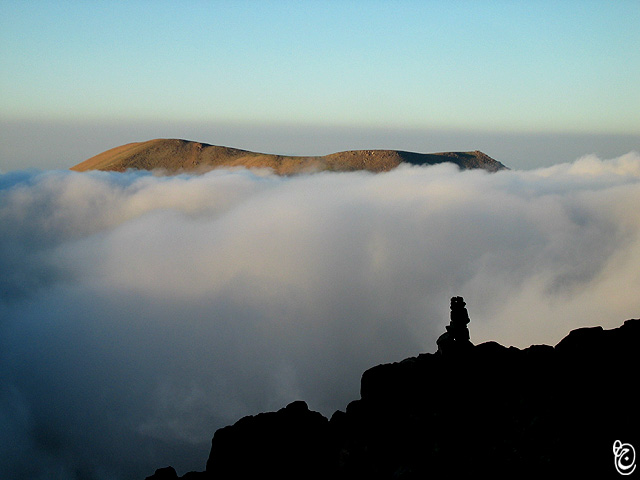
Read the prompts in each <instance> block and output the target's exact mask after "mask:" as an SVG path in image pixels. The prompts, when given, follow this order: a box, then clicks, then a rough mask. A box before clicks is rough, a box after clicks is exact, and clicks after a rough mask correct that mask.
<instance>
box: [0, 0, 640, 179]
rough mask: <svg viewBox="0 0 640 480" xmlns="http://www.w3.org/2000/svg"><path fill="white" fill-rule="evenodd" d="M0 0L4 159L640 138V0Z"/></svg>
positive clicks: (528, 163) (598, 142)
mask: <svg viewBox="0 0 640 480" xmlns="http://www.w3.org/2000/svg"><path fill="white" fill-rule="evenodd" d="M0 6H1V7H2V11H3V15H2V19H0V22H1V23H0V44H1V45H2V46H1V47H0V71H1V72H2V74H0V92H1V93H0V122H1V123H0V126H2V131H3V132H4V133H2V134H0V135H2V137H0V143H1V144H2V145H3V146H2V150H0V161H1V162H2V163H0V170H2V171H8V170H13V169H20V168H30V167H36V168H68V167H70V166H72V165H74V164H76V163H79V162H80V161H82V160H84V159H86V158H88V157H89V156H92V155H94V154H97V153H99V152H101V151H104V150H106V149H108V148H111V147H114V146H118V145H121V144H123V143H128V142H131V141H143V140H149V139H151V138H156V137H169V138H176V137H177V138H185V137H186V138H187V139H191V140H198V141H203V142H206V143H213V144H222V145H228V146H235V147H240V148H248V149H257V150H260V151H266V152H267V153H283V154H300V155H305V154H327V153H332V152H333V151H336V150H341V149H342V150H344V149H351V148H397V149H405V150H415V151H421V152H433V151H443V150H473V149H480V150H483V151H485V153H487V154H489V155H491V156H494V157H495V158H497V159H498V160H500V161H502V162H503V163H505V164H507V165H510V166H512V167H516V168H519V167H523V168H529V167H537V166H543V165H550V164H553V163H562V162H564V161H571V160H575V159H576V158H578V157H580V156H582V155H586V154H590V153H595V154H598V155H601V156H605V157H608V158H612V157H615V156H619V155H622V154H624V153H627V152H629V151H631V150H634V149H637V148H638V147H637V145H638V143H640V142H639V136H640V133H639V132H640V116H639V115H638V114H637V112H638V110H639V107H640V93H639V92H638V89H637V87H636V85H635V84H636V82H635V81H634V79H636V78H638V77H639V75H640V52H639V51H638V48H637V45H638V44H640V33H639V31H638V29H637V25H638V24H640V4H638V2H635V1H619V2H606V1H567V2H553V1H535V2H511V1H509V2H500V1H495V2H493V1H492V2H471V1H462V2H455V1H447V2H444V1H443V2H439V1H434V2H418V1H415V2H413V1H389V2H382V1H362V2H351V1H340V2H335V1H328V2H315V1H307V2H288V1H265V2H257V1H234V2H223V1H220V2H216V1H211V2H205V1H189V2H187V1H178V2H167V1H153V2H151V1H135V0H134V1H131V2H120V1H115V2H114V1H109V2H101V1H92V2H81V1H77V2H76V1H62V2H49V1H32V2H22V1H13V0H2V1H0ZM576 143H579V144H580V145H581V147H576V146H575V145H576ZM487 150H489V151H487Z"/></svg>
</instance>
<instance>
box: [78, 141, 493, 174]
mask: <svg viewBox="0 0 640 480" xmlns="http://www.w3.org/2000/svg"><path fill="white" fill-rule="evenodd" d="M444 162H451V163H454V164H456V165H457V166H458V167H460V168H461V169H470V168H481V169H484V170H488V171H491V172H495V171H497V170H502V169H504V168H506V167H505V166H504V165H503V164H502V163H500V162H498V161H496V160H494V159H493V158H491V157H489V156H488V155H486V154H484V153H482V152H480V151H477V150H476V151H473V152H445V153H414V152H404V151H399V150H350V151H346V152H338V153H333V154H330V155H325V156H307V157H305V156H285V155H272V154H266V153H256V152H250V151H248V150H240V149H237V148H229V147H221V146H216V145H209V144H206V143H199V142H192V141H188V140H179V139H156V140H149V141H146V142H139V143H130V144H127V145H122V146H119V147H116V148H112V149H110V150H107V151H106V152H102V153H100V154H98V155H96V156H94V157H91V158H89V159H88V160H85V161H84V162H81V163H79V164H77V165H75V166H73V167H71V170H75V171H79V172H83V171H88V170H113V171H120V172H122V171H125V170H128V169H137V170H153V169H162V170H165V171H168V172H181V171H185V172H193V171H196V172H197V171H206V170H210V169H212V168H221V167H245V168H271V169H273V171H274V172H276V173H278V174H280V175H291V174H296V173H304V172H312V171H324V170H329V171H353V170H368V171H371V172H385V171H389V170H391V169H393V168H396V167H397V166H398V165H400V164H401V163H409V164H411V165H433V164H437V163H444Z"/></svg>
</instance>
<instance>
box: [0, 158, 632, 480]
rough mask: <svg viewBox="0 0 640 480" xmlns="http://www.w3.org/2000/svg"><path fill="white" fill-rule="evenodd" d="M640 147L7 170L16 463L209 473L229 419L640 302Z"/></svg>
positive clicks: (5, 299) (4, 196)
mask: <svg viewBox="0 0 640 480" xmlns="http://www.w3.org/2000/svg"><path fill="white" fill-rule="evenodd" d="M638 205H640V155H638V154H637V153H633V152H632V153H629V154H627V155H624V156H622V157H619V158H616V159H611V160H602V159H599V158H596V157H593V156H589V157H584V158H581V159H579V160H577V161H575V162H573V163H567V164H562V165H556V166H553V167H549V168H545V169H540V170H532V171H505V172H498V173H495V174H487V173H485V172H481V171H466V172H459V171H458V170H457V169H456V168H455V167H453V166H450V165H438V166H432V167H408V166H407V167H401V168H399V169H397V170H395V171H392V172H389V173H384V174H377V175H374V174H369V173H363V172H355V173H318V174H312V175H306V176H297V177H289V178H285V177H277V176H274V175H272V174H270V173H269V172H268V171H246V170H218V171H212V172H209V173H207V174H205V175H202V176H174V177H163V176H156V175H153V174H151V173H140V172H138V173H125V174H120V173H105V172H92V173H75V172H67V171H64V172H60V171H48V172H41V171H34V172H11V173H7V174H4V175H1V176H0V427H1V428H0V437H1V438H0V450H1V451H0V476H2V477H3V478H29V479H45V478H46V479H72V478H88V479H124V478H144V477H145V476H146V475H149V474H151V473H153V471H154V470H155V468H158V467H160V466H164V465H167V464H172V465H174V466H175V467H176V468H177V470H178V471H179V473H181V474H182V473H184V472H186V471H188V470H203V469H204V463H205V461H206V458H207V454H208V450H209V446H210V439H211V437H212V435H213V433H214V431H215V429H217V428H219V427H221V426H224V425H227V424H229V423H233V422H234V421H235V420H237V419H238V418H239V417H241V416H243V415H247V414H255V413H257V412H260V411H265V410H272V409H277V408H280V407H282V406H284V405H285V404H286V403H288V402H290V401H292V400H295V399H304V400H306V401H307V402H308V403H309V405H310V407H311V408H312V409H316V410H319V411H321V412H322V413H324V414H325V415H330V414H331V413H332V412H333V411H334V410H336V409H344V408H345V406H346V404H347V402H348V401H350V400H352V399H355V398H357V397H358V389H359V379H360V375H361V374H362V372H363V371H364V370H365V369H366V368H368V367H370V366H373V365H375V364H377V363H382V362H390V361H397V360H400V359H402V358H405V357H407V356H413V355H417V354H418V353H420V352H432V351H434V350H435V340H436V338H437V336H438V335H439V334H440V333H441V332H442V331H443V330H444V326H445V325H446V324H447V323H448V307H449V305H448V302H449V298H450V297H451V296H454V295H462V296H464V298H465V300H466V302H467V306H468V308H469V313H470V316H471V324H470V331H471V340H472V341H473V342H474V343H480V342H482V341H486V340H497V341H499V342H501V343H503V344H506V345H515V346H518V347H525V346H528V345H530V344H533V343H547V344H555V343H556V342H557V341H559V340H560V339H561V338H562V337H563V336H564V335H566V333H567V332H568V331H569V330H570V329H572V328H576V327H579V326H587V325H603V326H604V327H605V328H612V327H615V326H618V325H619V324H620V323H621V322H622V321H623V320H625V319H627V318H634V317H635V318H637V317H638V316H639V315H640V298H639V297H638V295H637V292H638V291H639V290H640V274H639V273H638V271H639V269H638V265H640V237H639V233H640V209H638V208H637V206H638Z"/></svg>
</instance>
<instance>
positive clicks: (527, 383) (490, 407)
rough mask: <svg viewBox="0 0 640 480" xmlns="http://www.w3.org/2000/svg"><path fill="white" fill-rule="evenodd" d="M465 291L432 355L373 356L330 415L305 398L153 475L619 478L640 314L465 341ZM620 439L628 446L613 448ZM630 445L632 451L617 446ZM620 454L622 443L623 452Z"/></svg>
mask: <svg viewBox="0 0 640 480" xmlns="http://www.w3.org/2000/svg"><path fill="white" fill-rule="evenodd" d="M468 321H469V316H468V313H467V311H466V307H465V304H464V301H463V300H462V298H460V297H454V298H453V299H452V302H451V324H450V326H449V327H448V328H447V331H446V332H445V333H444V334H443V335H442V336H441V338H440V339H439V341H438V350H437V351H436V352H435V353H423V354H420V355H418V356H417V357H412V358H407V359H405V360H403V361H401V362H397V363H390V364H382V365H378V366H375V367H373V368H371V369H369V370H367V371H366V372H364V374H363V375H362V380H361V391H360V399H358V400H354V401H352V402H351V403H349V404H348V406H347V407H346V409H345V411H337V412H335V413H334V414H333V415H332V416H331V419H330V420H329V419H327V418H325V417H324V416H322V415H321V414H320V413H318V412H313V411H310V410H309V408H308V406H307V404H306V403H305V402H304V401H296V402H293V403H291V404H289V405H287V406H286V407H284V408H282V409H280V410H278V411H276V412H267V413H261V414H258V415H255V416H247V417H244V418H242V419H240V420H238V421H237V422H236V423H235V424H233V425H230V426H227V427H224V428H221V429H219V430H217V431H216V432H215V434H214V436H213V440H212V445H211V453H210V455H209V459H208V461H207V463H206V469H205V471H203V472H189V473H186V474H185V475H183V476H182V477H178V475H177V473H176V471H175V470H174V469H173V468H172V467H164V468H160V469H158V470H156V472H155V473H154V474H153V475H151V476H150V477H147V480H167V479H172V480H175V479H178V478H182V479H183V480H199V479H200V480H205V479H206V480H214V479H235V478H264V477H268V476H273V478H280V479H301V478H304V479H318V480H319V479H325V478H331V479H343V480H347V479H403V480H408V479H423V478H472V477H477V476H478V475H490V478H496V477H498V478H514V477H515V478H523V477H524V478H529V477H531V478H540V477H541V476H551V477H552V478H560V477H561V476H563V477H566V478H619V472H620V471H625V470H624V469H627V470H626V471H627V472H629V471H631V468H632V466H633V465H635V457H633V456H631V455H630V454H629V452H632V448H628V447H629V446H631V447H633V446H634V445H635V447H636V448H637V447H638V446H640V428H639V427H640V415H639V414H638V408H637V406H638V404H639V400H640V399H639V398H638V397H639V394H638V391H639V390H638V388H637V383H638V377H637V365H638V364H640V362H639V361H640V349H639V348H638V346H639V342H640V320H627V321H625V322H624V323H623V325H621V326H620V327H618V328H615V329H611V330H604V329H603V328H602V327H589V328H580V329H577V330H573V331H571V332H570V333H569V335H568V336H567V337H565V338H564V339H563V340H561V341H560V342H559V343H558V344H557V345H555V346H549V345H532V346H530V347H528V348H525V349H518V348H515V347H508V348H507V347H504V346H502V345H500V344H498V343H496V342H491V341H490V342H485V343H482V344H479V345H474V344H473V343H472V342H471V341H470V340H469V338H468V330H467V327H466V325H467V323H468ZM616 446H617V447H618V448H617V449H616ZM621 446H626V447H627V448H626V449H624V448H621ZM619 452H625V454H624V455H621V454H620V453H619Z"/></svg>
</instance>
